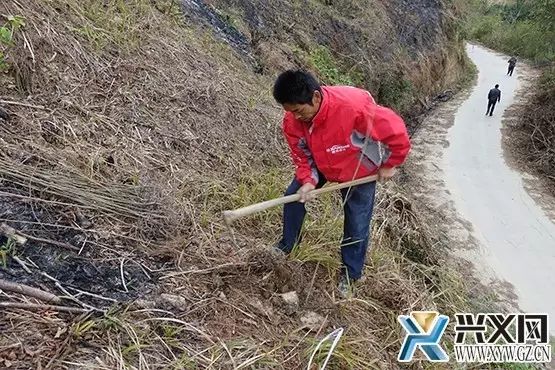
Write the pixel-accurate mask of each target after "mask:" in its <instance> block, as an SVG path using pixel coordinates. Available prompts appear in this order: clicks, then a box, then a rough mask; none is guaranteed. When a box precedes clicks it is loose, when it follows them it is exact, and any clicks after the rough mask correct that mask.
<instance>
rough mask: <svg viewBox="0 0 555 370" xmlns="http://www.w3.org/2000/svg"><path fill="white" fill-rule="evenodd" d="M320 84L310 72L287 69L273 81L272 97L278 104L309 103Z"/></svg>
mask: <svg viewBox="0 0 555 370" xmlns="http://www.w3.org/2000/svg"><path fill="white" fill-rule="evenodd" d="M315 91H321V89H320V84H319V83H318V81H316V78H314V76H312V75H311V74H310V73H308V72H306V71H302V70H297V71H294V70H288V71H285V72H283V73H281V74H280V75H279V76H278V78H277V79H276V82H275V83H274V91H273V93H274V99H276V101H277V102H278V103H280V104H286V103H288V104H310V105H312V96H313V95H314V92H315Z"/></svg>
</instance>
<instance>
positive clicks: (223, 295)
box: [220, 292, 227, 300]
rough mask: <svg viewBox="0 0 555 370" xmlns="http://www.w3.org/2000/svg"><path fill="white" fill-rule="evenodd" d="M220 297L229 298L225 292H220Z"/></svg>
mask: <svg viewBox="0 0 555 370" xmlns="http://www.w3.org/2000/svg"><path fill="white" fill-rule="evenodd" d="M220 299H224V300H225V299H227V297H226V296H225V293H224V292H220Z"/></svg>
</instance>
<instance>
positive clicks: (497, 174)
mask: <svg viewBox="0 0 555 370" xmlns="http://www.w3.org/2000/svg"><path fill="white" fill-rule="evenodd" d="M467 52H468V55H469V56H470V58H471V59H472V61H473V62H474V63H475V64H476V66H477V67H478V70H479V76H478V81H477V84H476V86H474V88H473V91H472V93H471V94H470V95H469V97H468V99H467V100H466V101H464V103H463V104H462V105H461V106H460V107H459V108H458V110H457V112H456V116H455V123H454V125H453V126H452V127H451V128H450V129H449V132H448V134H447V140H448V141H449V146H448V148H447V149H446V153H445V155H444V156H443V160H442V170H443V171H444V173H445V176H446V179H445V181H446V185H447V189H448V190H449V192H450V193H451V195H452V199H453V201H454V203H455V208H456V211H457V212H458V213H459V215H460V216H461V217H462V218H463V219H466V220H467V221H469V222H470V223H471V224H472V228H473V234H474V236H475V237H476V238H477V239H478V240H479V241H480V244H481V246H480V248H479V250H478V251H476V256H474V257H475V258H473V260H474V263H475V264H478V265H481V266H477V267H478V268H479V269H482V270H490V272H492V273H493V274H494V275H496V276H497V277H498V278H500V279H501V280H506V281H507V282H510V283H511V284H512V285H513V286H514V290H515V293H516V294H517V295H518V303H519V305H520V308H521V309H523V310H524V311H527V312H536V313H543V312H546V313H549V314H550V317H551V328H550V331H551V332H552V334H553V333H555V330H554V329H555V328H554V327H555V223H554V222H553V220H552V219H550V217H549V216H548V214H547V213H546V212H545V211H544V210H542V207H540V205H539V204H537V203H536V202H535V201H534V199H533V198H532V197H531V196H530V195H529V193H528V191H527V190H526V189H525V186H524V183H523V180H522V174H520V173H518V172H516V171H515V170H513V169H511V168H509V166H508V165H507V163H506V161H505V159H504V154H503V150H502V146H501V140H502V135H501V131H500V128H501V125H502V116H503V112H504V111H505V109H506V108H508V107H509V106H510V105H511V104H512V103H513V102H514V101H515V98H519V97H518V96H516V92H517V90H518V88H519V86H520V84H521V83H522V79H521V78H520V77H519V65H518V64H517V67H516V70H515V74H514V75H513V76H512V77H509V76H506V72H507V61H508V59H509V57H508V56H504V55H500V54H497V53H494V52H491V51H489V50H487V49H485V48H482V47H480V46H476V45H474V46H473V45H468V46H467ZM495 84H499V85H500V89H501V91H502V95H501V103H500V104H498V105H497V107H496V110H495V112H494V115H493V117H489V116H486V115H485V112H486V108H487V94H488V91H489V90H490V89H491V88H492V87H493V86H494V85H495ZM520 93H521V94H526V93H527V91H521V92H520Z"/></svg>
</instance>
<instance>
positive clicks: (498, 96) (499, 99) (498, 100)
mask: <svg viewBox="0 0 555 370" xmlns="http://www.w3.org/2000/svg"><path fill="white" fill-rule="evenodd" d="M500 101H501V90H499V94H498V95H497V102H498V103H499V102H500Z"/></svg>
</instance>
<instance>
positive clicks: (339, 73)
mask: <svg viewBox="0 0 555 370" xmlns="http://www.w3.org/2000/svg"><path fill="white" fill-rule="evenodd" d="M310 63H311V64H312V65H313V66H314V68H315V69H316V70H317V71H318V74H319V75H320V77H321V78H322V79H323V81H324V82H326V83H328V84H330V85H349V86H355V85H360V84H361V82H362V77H361V76H360V75H359V74H358V73H356V72H355V71H344V70H343V69H342V68H341V67H340V66H339V65H338V63H337V61H336V60H335V58H334V57H333V54H332V53H331V51H330V50H329V49H328V48H327V47H325V46H318V47H316V48H315V49H313V50H312V51H311V52H310Z"/></svg>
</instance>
